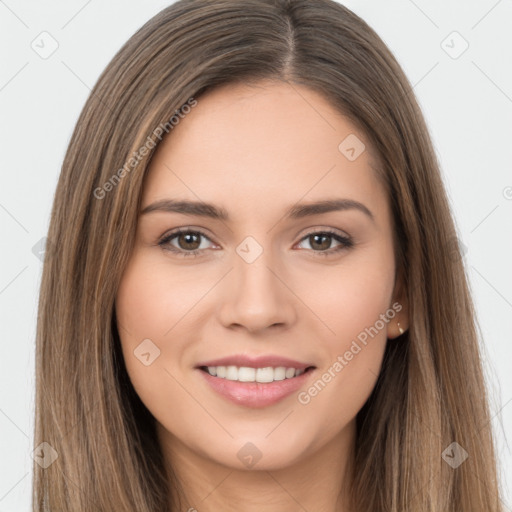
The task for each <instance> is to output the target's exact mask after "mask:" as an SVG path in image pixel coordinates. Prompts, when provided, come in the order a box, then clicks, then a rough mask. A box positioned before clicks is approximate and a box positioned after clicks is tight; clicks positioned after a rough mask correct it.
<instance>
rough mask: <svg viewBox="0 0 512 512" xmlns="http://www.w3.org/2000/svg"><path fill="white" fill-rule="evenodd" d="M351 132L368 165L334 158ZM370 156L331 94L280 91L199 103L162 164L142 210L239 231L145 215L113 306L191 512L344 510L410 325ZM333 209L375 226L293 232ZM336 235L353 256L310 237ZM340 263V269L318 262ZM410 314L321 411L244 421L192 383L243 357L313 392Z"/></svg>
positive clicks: (270, 411) (356, 362) (269, 413)
mask: <svg viewBox="0 0 512 512" xmlns="http://www.w3.org/2000/svg"><path fill="white" fill-rule="evenodd" d="M349 134H356V135H357V137H358V138H359V139H360V140H361V141H363V142H364V143H365V145H366V150H365V151H363V153H362V154H361V155H360V156H359V157H358V158H357V159H356V160H355V161H349V159H347V158H346V156H345V155H344V154H342V152H341V151H340V150H339V149H338V146H339V144H340V143H341V142H342V141H343V140H344V139H345V137H346V136H347V135H349ZM372 158H373V157H372V154H371V149H370V146H369V142H368V141H367V140H365V137H364V135H363V134H361V133H359V132H358V131H357V130H356V129H355V127H354V126H352V125H351V124H350V123H349V122H348V120H347V119H346V118H345V117H344V116H342V115H341V114H340V113H338V112H337V111H336V110H334V109H333V107H332V106H331V105H330V103H328V102H327V101H326V100H325V99H324V98H323V97H322V96H320V95H318V94H317V93H316V92H313V91H311V90H309V89H307V88H304V87H302V86H297V85H294V86H293V87H291V86H290V85H287V84H285V83H281V82H267V81H264V82H260V83H259V84H258V85H257V86H254V85H253V86H251V87H249V86H247V85H229V86H224V87H223V88H220V89H215V90H213V91H210V92H208V93H207V95H205V96H201V97H200V98H199V99H198V105H197V106H196V107H194V108H193V109H192V110H191V112H190V113H189V114H188V115H187V116H186V117H185V118H184V119H183V120H181V121H180V123H179V124H178V125H176V126H175V127H174V129H173V130H172V132H171V133H170V135H169V136H168V137H166V138H164V140H163V141H162V143H161V144H160V145H159V147H158V148H157V151H156V153H155V155H154V157H153V159H152V161H151V165H150V168H149V171H148V175H147V176H146V181H145V185H144V190H143V198H142V208H141V210H142V209H144V208H145V207H146V206H148V205H150V204H151V203H154V202H155V201H158V200H161V199H166V198H175V199H186V200H196V201H204V202H208V203H213V204H215V205H217V206H219V207H223V208H225V209H226V210H227V211H228V213H229V215H230V217H231V220H230V221H221V220H214V219H210V218H206V217H198V216H190V215H185V214H182V213H175V212H162V211H155V212H152V213H147V214H144V215H140V216H139V223H138V226H137V239H136V244H135V247H134V250H133V253H132V255H131V258H130V261H129V264H128V266H127V268H126V269H125V272H124V274H123V277H122V281H121V284H120V287H119V289H118V292H117V297H116V314H117V319H118V322H119V326H120V329H119V330H120V337H121V344H122V349H123V355H124V358H125V362H126V367H127V371H128V374H129V376H130V379H131V381H132V383H133V385H134V388H135V390H136V391H137V393H138V395H139V396H140V398H141V400H142V402H143V403H144V404H145V405H146V407H147V408H148V409H149V410H150V412H151V413H152V414H153V416H154V417H155V418H156V420H157V429H158V436H159V440H160V442H161V445H162V449H163V453H164V457H165V458H166V461H167V462H168V464H169V465H170V464H171V463H172V468H173V470H174V472H175V473H176V474H177V475H178V477H179V479H180V480H181V481H182V484H183V486H184V490H185V502H184V505H183V506H184V508H183V510H187V508H188V507H190V509H192V510H193V508H192V507H195V509H197V510H199V511H201V512H203V511H204V512H209V511H218V510H224V511H231V510H233V511H235V510H236V511H238V512H240V511H246V512H253V511H254V512H256V511H258V512H262V511H263V512H270V511H272V512H274V511H276V510H279V511H280V512H292V511H293V512H295V511H299V510H300V511H303V510H304V509H306V510H310V511H315V512H318V511H322V512H324V511H325V512H335V511H336V512H341V511H347V510H348V506H347V503H346V494H345V489H344V487H343V486H342V482H343V481H345V482H347V478H346V477H347V475H348V470H347V468H348V467H349V465H350V463H351V461H352V456H353V450H352V449H353V446H354V440H355V432H356V431H355V417H356V414H357V413H358V411H359V410H360V409H361V407H362V406H363V405H364V403H365V401H366V400H367V398H368V397H369V395H370V393H371V391H372V389H373V388H374V385H375V382H376V379H377V375H378V374H379V371H380V368H381V363H382V358H383V355H384V350H385V346H386V343H388V342H390V343H392V342H393V341H392V340H393V338H395V337H396V336H398V335H399V330H398V326H397V320H398V321H399V322H400V325H401V327H402V328H403V329H406V328H407V325H408V321H407V304H406V303H405V299H404V296H403V294H400V291H401V286H400V279H396V277H397V276H396V265H395V255H394V250H393V243H392V230H393V228H392V217H391V210H390V206H389V201H388V198H387V197H386V193H385V190H384V189H383V187H382V186H381V184H380V182H379V180H378V178H377V175H376V173H375V170H374V169H373V168H372V164H373V165H375V161H374V159H373V160H372ZM333 198H349V199H353V200H356V201H359V202H361V203H363V204H364V205H366V206H367V207H368V209H369V210H371V212H372V213H373V215H374V218H375V221H372V220H371V219H370V218H369V217H368V216H366V215H365V214H364V213H362V212H360V211H358V210H355V209H352V210H344V211H334V212H328V213H321V214H317V215H315V216H311V217H305V218H301V219H294V220H289V219H285V218H284V214H285V211H286V210H287V209H288V208H289V207H291V206H292V205H295V204H296V203H298V202H301V203H307V202H313V201H316V200H321V199H333ZM176 228H192V229H199V230H201V231H202V232H204V233H205V235H206V237H207V238H206V237H199V238H196V239H192V241H191V240H190V239H188V240H187V239H183V237H181V239H180V237H179V236H177V237H175V238H174V239H173V240H172V241H170V242H168V244H167V246H169V245H171V246H173V247H174V248H175V249H177V250H178V251H179V250H181V252H187V251H189V252H190V251H191V250H192V249H195V248H198V247H199V249H200V251H201V252H200V255H198V256H190V257H180V256H179V255H178V254H176V253H172V252H170V251H166V250H165V249H163V248H162V247H161V246H159V245H158V241H159V240H160V239H161V238H163V236H164V235H166V234H169V233H170V232H171V231H172V230H174V229H176ZM329 228H330V229H333V230H334V231H336V232H338V233H339V234H341V235H345V236H347V235H348V236H350V237H351V238H352V239H353V241H354V246H353V247H351V248H344V249H343V250H341V251H339V252H332V250H333V249H335V248H337V247H339V246H340V245H342V244H341V243H340V242H338V241H337V240H336V239H335V238H333V237H331V238H329V237H328V238H327V239H326V240H325V241H324V242H322V239H319V240H318V239H317V241H316V242H315V238H314V237H311V236H306V235H311V234H312V233H322V229H323V230H325V229H329ZM247 236H251V237H253V238H254V239H255V240H256V241H257V243H258V244H259V246H260V247H261V248H262V250H263V252H262V254H261V255H260V256H259V257H258V258H257V259H256V260H255V261H253V262H252V263H250V264H249V263H247V262H246V261H245V260H244V259H242V257H240V256H239V254H238V253H237V252H236V249H237V247H238V246H239V245H240V244H241V242H242V241H243V240H244V239H245V238H246V237H247ZM251 250H252V249H251ZM326 250H331V255H330V256H327V257H325V256H323V255H322V254H320V253H321V252H322V251H324V252H325V251H326ZM396 301H398V302H399V303H400V305H401V306H402V310H401V311H400V312H399V313H397V314H396V316H395V317H394V318H393V319H392V320H390V321H389V322H388V323H386V324H385V326H384V328H382V329H380V330H379V332H378V334H377V335H375V336H373V338H369V341H368V343H367V345H365V346H364V347H363V348H362V350H361V351H360V352H358V353H357V355H355V356H354V357H353V359H352V360H350V361H349V362H348V363H347V364H346V366H344V368H343V369H342V371H339V372H338V373H336V376H335V377H334V378H332V379H331V381H330V382H329V383H328V384H327V385H326V386H325V387H324V388H323V389H322V390H321V391H320V392H319V393H318V394H317V395H316V396H314V397H313V398H312V399H311V400H310V402H309V403H307V404H301V403H299V401H298V399H297V394H296V393H293V394H292V395H290V396H289V397H287V398H285V399H284V400H281V401H280V402H278V403H277V404H274V405H271V406H269V407H264V408H259V409H251V408H248V407H243V406H240V405H236V404H234V403H232V402H230V401H227V400H226V399H225V398H223V397H221V396H220V395H218V394H216V392H215V391H213V390H212V389H211V388H210V387H209V385H208V384H207V383H206V382H205V379H204V378H203V376H202V375H201V374H200V373H199V372H200V370H198V369H196V368H195V366H196V365H197V364H198V363H199V362H201V361H205V360H209V359H214V358H218V357H223V356H227V355H232V354H235V353H243V354H250V355H253V356H257V355H261V354H277V355H280V356H285V357H290V358H292V359H296V360H299V361H302V362H307V363H310V364H312V365H315V366H316V367H317V368H316V370H315V371H314V372H313V373H312V374H311V375H310V376H309V380H308V381H307V384H305V385H304V387H303V388H301V389H302V390H307V389H308V388H309V387H311V385H312V384H313V383H314V382H316V381H317V380H318V379H319V378H320V377H321V375H322V374H323V373H324V372H325V371H327V370H328V369H329V368H330V367H332V366H333V364H334V363H335V362H336V361H337V358H338V356H340V355H341V356H343V354H345V352H346V351H347V350H348V349H349V347H350V346H351V344H352V342H353V341H354V340H356V338H357V336H358V335H359V334H360V333H361V332H362V331H364V329H365V328H367V327H370V326H373V325H375V323H376V321H377V320H378V319H379V317H380V315H382V314H384V313H385V312H386V311H388V310H389V309H390V308H392V304H393V303H394V302H396ZM381 318H382V317H381ZM148 338H149V339H151V340H152V342H153V343H154V345H155V346H157V347H158V348H159V350H160V355H159V356H158V357H157V358H156V359H155V360H154V361H153V362H152V363H151V364H150V365H148V366H146V365H144V364H142V363H141V361H140V360H139V359H138V358H137V357H135V356H134V350H136V349H137V347H138V346H139V344H140V343H141V341H142V340H144V339H148ZM388 340H390V341H388ZM397 342H398V341H397ZM249 442H250V443H252V444H253V445H255V446H256V447H257V449H258V450H259V452H260V453H261V459H260V460H259V461H258V462H257V464H256V465H255V466H254V467H252V468H248V467H247V466H245V465H244V464H243V463H242V462H241V461H240V460H239V458H238V457H237V453H238V452H239V450H240V449H241V448H242V447H243V446H244V445H246V443H249ZM344 479H345V480H344Z"/></svg>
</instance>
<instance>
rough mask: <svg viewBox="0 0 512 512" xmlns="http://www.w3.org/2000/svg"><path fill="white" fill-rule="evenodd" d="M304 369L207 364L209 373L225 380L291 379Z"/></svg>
mask: <svg viewBox="0 0 512 512" xmlns="http://www.w3.org/2000/svg"><path fill="white" fill-rule="evenodd" d="M304 371H305V370H297V369H295V368H286V367H284V366H279V367H277V368H272V367H267V368H249V367H247V366H241V367H238V366H208V373H209V374H210V375H213V376H216V377H220V378H222V379H227V380H237V381H239V382H262V383H264V382H274V381H275V380H284V379H291V378H293V377H298V376H299V375H302V374H303V373H304Z"/></svg>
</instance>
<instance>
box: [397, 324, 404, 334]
mask: <svg viewBox="0 0 512 512" xmlns="http://www.w3.org/2000/svg"><path fill="white" fill-rule="evenodd" d="M396 325H398V331H399V332H400V334H401V335H402V334H403V333H404V332H405V331H404V330H403V329H402V328H401V327H400V322H397V323H396Z"/></svg>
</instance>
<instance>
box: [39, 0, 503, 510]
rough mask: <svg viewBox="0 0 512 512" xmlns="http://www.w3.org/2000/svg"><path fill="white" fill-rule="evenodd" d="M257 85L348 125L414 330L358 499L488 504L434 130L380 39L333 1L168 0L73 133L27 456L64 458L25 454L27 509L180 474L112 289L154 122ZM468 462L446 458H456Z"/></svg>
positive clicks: (478, 373) (95, 502)
mask: <svg viewBox="0 0 512 512" xmlns="http://www.w3.org/2000/svg"><path fill="white" fill-rule="evenodd" d="M262 79H270V80H280V81H286V82H288V83H289V84H291V85H292V86H293V85H295V84H297V85H302V86H306V87H309V88H311V89H313V90H315V91H317V92H319V93H320V94H322V95H324V97H325V98H327V99H328V100H329V101H330V103H331V104H332V105H333V106H334V107H335V108H337V109H338V110H339V112H340V113H342V114H343V115H345V116H347V117H348V119H349V120H350V121H351V122H352V123H354V124H355V125H356V126H357V127H358V128H360V129H361V130H362V132H363V133H364V134H365V135H366V137H367V139H368V141H370V143H371V146H372V148H373V149H374V150H375V152H376V154H377V155H378V157H379V163H380V165H379V169H378V170H379V173H380V177H381V178H382V181H383V183H384V186H385V188H386V191H387V193H388V196H389V200H390V204H391V206H392V212H393V222H394V230H395V236H396V249H397V250H396V257H397V268H398V269H399V272H400V273H401V275H402V276H403V278H404V283H405V286H406V289H407V296H408V302H409V325H410V327H409V329H408V331H407V332H406V333H405V334H403V335H402V336H400V337H399V338H398V339H397V340H396V341H395V342H393V343H388V345H387V348H386V352H385V355H384V361H383V365H382V371H381V374H380V375H379V379H378V381H377V384H376V386H375V389H374V390H373V393H372V395H371V396H370V398H369V399H368V401H367V402H366V404H365V405H364V407H363V408H362V410H361V411H360V412H359V413H358V416H357V439H356V446H355V466H354V472H353V474H354V475H357V476H356V477H355V478H353V482H352V483H353V485H352V487H351V489H352V496H353V510H355V511H372V512H381V511H382V512H384V511H386V512H403V511H421V512H448V511H454V512H455V511H457V512H470V511H475V512H483V511H485V512H499V511H501V510H502V508H501V506H500V498H499V483H498V477H497V468H496V465H497V462H496V460H495V453H494V441H493V437H492V431H491V423H490V414H489V405H488V394H487V391H486V384H485V379H484V375H483V370H482V362H481V355H480V351H481V347H480V346H479V343H480V341H479V340H480V337H479V335H478V324H477V321H476V318H475V312H474V308H473V303H472V299H471V296H470V292H469V287H468V282H467V277H466V274H465V269H464V264H463V261H462V258H461V255H460V252H459V249H458V245H457V243H456V241H457V233H456V228H455V225H454V221H453V217H452V213H451V210H450V205H449V203H448V200H447V196H446V193H445V190H444V187H443V183H442V181H441V177H440V171H439V164H438V161H437V159H436V155H435V152H434V150H433V147H432V143H431V140H430V136H429V133H428V130H427V127H426V125H425V122H424V118H423V116H422V113H421V112H420V109H419V107H418V104H417V101H416V99H415V96H414V94H413V91H412V87H411V85H410V83H409V81H408V79H407V78H406V76H405V74H404V72H403V71H402V69H401V68H400V66H399V64H398V63H397V61H396V60H395V58H394V57H393V55H392V54H391V52H390V51H389V49H388V48H387V47H386V45H385V44H384V42H383V41H382V40H381V39H380V38H379V37H378V35H377V34H376V33H375V32H374V31H373V30H372V29H371V28H370V27H369V26H368V25H367V24H366V23H365V22H364V21H363V20H361V19H360V18H359V17H358V16H356V15H355V14H354V13H352V12H351V11H350V10H349V9H347V8H346V7H343V6H342V5H340V4H338V3H336V2H334V1H332V0H214V1H207V0H180V1H178V2H176V3H174V4H173V5H171V6H169V7H168V8H166V9H164V10H163V11H162V12H160V13H159V14H158V15H157V16H155V17H154V18H152V19H151V20H150V21H148V22H147V23H146V24H145V25H144V26H143V27H142V28H141V29H140V30H139V31H138V32H137V33H136V34H135V35H134V36H133V37H131V38H130V39H129V41H128V42H127V43H126V44H125V45H124V46H123V47H122V48H121V50H120V51H119V52H118V53H117V55H116V56H115V57H114V58H113V60H112V61H111V62H110V64H109V65H108V66H107V68H106V70H105V71H104V72H103V74H102V75H101V76H100V78H99V80H98V82H97V84H96V85H95V87H94V89H93V90H92V92H91V94H90V96H89V98H88V100H87V102H86V104H85V107H84V109H83V111H82V113H81V115H80V118H79V120H78V122H77V125H76V127H75V130H74V133H73V135H72V138H71V141H70V144H69V148H68V150H67V153H66V156H65V159H64V162H63V166H62V172H61V175H60V179H59V182H58V186H57V190H56V194H55V198H54V204H53V210H52V215H51V221H50V226H49V232H48V245H47V247H48V250H47V254H46V259H45V262H44V269H43V276H42V283H41V293H40V302H39V314H38V324H37V346H36V350H37V354H36V418H35V420H36V421H35V447H39V445H41V443H43V442H45V443H48V445H49V446H48V445H43V447H42V448H39V449H40V450H41V449H43V450H46V452H44V453H45V454H48V453H49V454H50V455H48V458H47V460H48V462H49V461H50V460H52V459H53V458H54V457H53V458H52V457H51V454H56V456H57V458H56V459H55V460H54V461H53V462H52V463H51V464H50V463H48V464H40V463H37V462H35V463H34V480H33V481H34V485H33V510H34V511H37V512H41V511H50V510H52V511H56V510H59V511H72V512H82V511H83V512H85V511H87V512H89V511H91V510H98V511H109V512H111V511H113V510H115V511H116V512H121V511H130V512H132V511H133V510H137V511H138V512H164V511H167V510H168V504H169V499H170V498H169V497H170V495H171V494H170V487H171V486H174V485H177V483H176V482H175V480H174V478H173V474H172V471H171V472H170V473H169V469H168V468H166V467H165V465H164V461H163V456H162V453H161V449H160V447H159V446H158V444H157V441H156V439H157V436H156V433H155V425H154V418H153V417H152V415H151V414H150V413H149V411H148V410H147V409H146V408H145V406H144V405H143V404H142V402H141V401H140V399H139V398H138V396H137V394H136V393H135V391H134V389H133V387H132V385H131V383H130V381H129V378H128V376H127V372H126V369H125V366H124V362H123V358H122V354H121V351H120V346H119V331H118V329H122V328H123V327H122V326H120V325H118V323H117V321H116V318H115V313H114V300H115V295H116V290H117V288H118V284H119V282H120V279H121V276H122V274H123V270H124V268H125V265H126V263H127V261H128V258H129V256H130V253H131V249H132V247H133V243H134V236H135V229H136V226H137V219H138V212H139V207H140V199H141V191H142V185H143V179H144V176H145V173H146V171H147V168H148V164H149V162H150V159H151V156H152V154H153V153H154V148H155V147H156V145H157V143H158V142H159V139H161V136H162V133H161V132H162V129H160V130H158V127H159V126H160V127H162V126H165V127H166V129H165V132H169V133H170V135H169V136H172V129H171V127H170V124H169V120H170V119H172V118H173V116H177V115H178V116H179V115H180V114H181V113H182V112H183V106H184V105H186V104H187V103H188V104H189V105H190V104H191V99H193V100H195V101H198V102H200V101H201V99H200V97H201V94H203V93H204V92H206V91H208V90H211V89H212V88H215V87H219V86H221V85H223V84H228V83H235V82H241V83H249V82H257V81H259V80H262ZM183 122H186V121H183ZM164 134H165V133H164ZM143 147H146V151H142V150H141V149H142V148H143ZM454 442H456V443H458V444H457V445H452V443H454ZM50 447H51V448H52V449H53V450H55V452H53V451H51V449H50ZM462 450H464V451H462ZM465 453H466V454H467V455H468V457H467V459H466V460H464V461H463V462H462V463H460V464H459V465H458V467H454V466H455V464H451V463H449V462H450V461H451V459H452V460H453V459H454V457H455V455H457V457H459V458H461V454H465ZM44 458H45V460H46V455H45V457H44ZM44 466H45V467H44ZM169 474H170V476H171V479H169ZM169 482H170V483H169ZM173 510H174V508H173Z"/></svg>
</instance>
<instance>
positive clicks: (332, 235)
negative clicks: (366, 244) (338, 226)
mask: <svg viewBox="0 0 512 512" xmlns="http://www.w3.org/2000/svg"><path fill="white" fill-rule="evenodd" d="M333 239H334V240H335V241H337V242H339V244H340V245H338V246H337V247H335V248H334V249H330V248H329V246H330V245H331V242H332V240H333ZM302 240H308V241H310V245H311V247H313V248H314V247H316V248H317V249H319V250H314V251H313V252H315V253H317V254H318V255H319V256H329V255H332V254H333V253H337V252H339V251H341V250H343V249H350V248H351V247H353V245H354V242H353V240H352V239H351V238H350V237H348V236H344V235H340V234H339V233H336V232H335V231H332V230H329V229H327V230H325V231H314V232H311V233H309V234H307V235H306V236H305V237H303V238H302Z"/></svg>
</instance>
